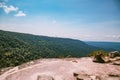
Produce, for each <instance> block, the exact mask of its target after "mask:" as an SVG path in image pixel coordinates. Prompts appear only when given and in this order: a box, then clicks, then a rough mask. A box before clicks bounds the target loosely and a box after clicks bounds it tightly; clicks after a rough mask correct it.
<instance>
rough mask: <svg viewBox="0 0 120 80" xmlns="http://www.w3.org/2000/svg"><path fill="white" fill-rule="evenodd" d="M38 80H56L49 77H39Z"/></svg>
mask: <svg viewBox="0 0 120 80" xmlns="http://www.w3.org/2000/svg"><path fill="white" fill-rule="evenodd" d="M37 80H54V78H53V77H52V76H49V75H38V76H37Z"/></svg>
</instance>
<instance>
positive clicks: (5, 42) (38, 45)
mask: <svg viewBox="0 0 120 80" xmlns="http://www.w3.org/2000/svg"><path fill="white" fill-rule="evenodd" d="M95 49H96V47H92V46H89V45H86V44H85V43H83V42H82V41H79V40H73V39H67V38H54V37H46V36H35V35H30V34H23V33H15V32H8V31H2V30H0V68H3V67H9V66H16V65H20V64H22V63H24V62H28V61H31V60H35V59H39V58H61V57H69V55H71V56H72V57H82V56H86V55H87V54H88V53H90V52H91V51H93V50H95Z"/></svg>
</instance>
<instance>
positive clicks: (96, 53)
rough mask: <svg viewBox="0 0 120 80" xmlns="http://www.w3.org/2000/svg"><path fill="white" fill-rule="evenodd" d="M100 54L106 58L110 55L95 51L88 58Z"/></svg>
mask: <svg viewBox="0 0 120 80" xmlns="http://www.w3.org/2000/svg"><path fill="white" fill-rule="evenodd" d="M98 54H101V55H102V56H103V57H104V56H107V54H108V53H107V52H105V51H103V50H95V51H93V52H92V53H90V54H88V56H89V57H92V56H96V55H98Z"/></svg>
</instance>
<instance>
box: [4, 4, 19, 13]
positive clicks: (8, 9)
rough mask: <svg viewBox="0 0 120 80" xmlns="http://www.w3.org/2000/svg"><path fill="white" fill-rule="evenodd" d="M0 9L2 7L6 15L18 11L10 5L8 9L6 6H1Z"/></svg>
mask: <svg viewBox="0 0 120 80" xmlns="http://www.w3.org/2000/svg"><path fill="white" fill-rule="evenodd" d="M2 7H3V9H4V11H5V13H7V14H8V13H10V12H12V11H17V10H18V7H14V6H12V5H10V6H9V7H8V6H6V5H3V6H2Z"/></svg>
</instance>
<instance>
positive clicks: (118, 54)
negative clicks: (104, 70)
mask: <svg viewBox="0 0 120 80" xmlns="http://www.w3.org/2000/svg"><path fill="white" fill-rule="evenodd" d="M108 56H109V57H110V58H115V57H120V53H119V52H118V51H112V52H110V53H109V54H108Z"/></svg>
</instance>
